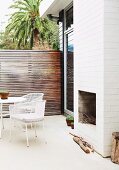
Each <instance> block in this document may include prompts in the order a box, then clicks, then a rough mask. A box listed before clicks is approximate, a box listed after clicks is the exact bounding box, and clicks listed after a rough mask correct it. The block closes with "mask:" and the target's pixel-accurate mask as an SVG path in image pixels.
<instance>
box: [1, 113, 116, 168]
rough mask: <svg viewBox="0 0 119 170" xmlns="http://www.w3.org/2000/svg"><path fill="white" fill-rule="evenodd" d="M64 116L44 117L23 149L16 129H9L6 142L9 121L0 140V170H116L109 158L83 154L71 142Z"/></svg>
mask: <svg viewBox="0 0 119 170" xmlns="http://www.w3.org/2000/svg"><path fill="white" fill-rule="evenodd" d="M71 131H72V130H71V129H70V127H67V126H66V123H65V117H64V116H47V117H45V126H44V130H43V129H42V126H41V125H39V126H38V127H37V134H38V137H37V138H36V139H35V140H34V131H33V130H30V129H29V136H30V138H29V141H30V147H29V148H27V147H26V141H25V134H24V132H23V130H22V129H20V127H19V126H16V127H15V128H14V129H13V133H12V141H11V142H9V119H5V129H4V131H3V134H2V139H1V140H0V170H106V169H108V170H119V165H116V164H114V163H112V162H111V160H110V158H108V159H107V158H102V157H101V156H100V155H98V154H97V153H91V154H85V153H84V152H83V151H82V150H81V149H80V147H79V146H78V145H77V144H76V143H74V141H73V140H72V136H70V135H69V132H71Z"/></svg>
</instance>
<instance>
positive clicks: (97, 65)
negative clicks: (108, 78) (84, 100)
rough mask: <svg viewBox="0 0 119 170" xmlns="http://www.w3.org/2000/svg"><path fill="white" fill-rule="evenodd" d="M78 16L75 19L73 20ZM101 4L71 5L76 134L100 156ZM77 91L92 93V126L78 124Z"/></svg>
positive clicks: (90, 1) (77, 2) (94, 0)
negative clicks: (93, 104) (93, 96)
mask: <svg viewBox="0 0 119 170" xmlns="http://www.w3.org/2000/svg"><path fill="white" fill-rule="evenodd" d="M77 16H78V17H77ZM103 35H104V1H103V0H88V1H87V0H83V1H82V0H75V1H74V47H75V48H74V51H75V52H74V84H75V85H74V90H75V92H74V108H75V110H74V115H75V128H76V129H77V132H78V133H79V134H80V135H81V136H83V137H84V138H86V139H87V140H88V141H89V142H90V143H91V144H93V146H94V147H95V148H96V150H97V151H98V152H99V153H101V154H102V155H104V153H103V150H104V149H103V147H104V145H103V143H104V142H103V140H104V131H103V129H104V119H103V118H104V111H103V110H104V105H103V104H104V101H103V100H104V95H103V94H104V93H103V90H104V83H103V76H104V36H103ZM78 90H82V91H87V92H94V93H96V126H91V125H89V126H88V125H81V124H79V123H78Z"/></svg>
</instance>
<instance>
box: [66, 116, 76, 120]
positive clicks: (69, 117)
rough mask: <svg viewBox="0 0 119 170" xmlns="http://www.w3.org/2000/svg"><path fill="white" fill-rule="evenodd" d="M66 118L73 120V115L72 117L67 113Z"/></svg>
mask: <svg viewBox="0 0 119 170" xmlns="http://www.w3.org/2000/svg"><path fill="white" fill-rule="evenodd" d="M66 120H72V121H74V117H73V116H72V115H68V116H67V117H66Z"/></svg>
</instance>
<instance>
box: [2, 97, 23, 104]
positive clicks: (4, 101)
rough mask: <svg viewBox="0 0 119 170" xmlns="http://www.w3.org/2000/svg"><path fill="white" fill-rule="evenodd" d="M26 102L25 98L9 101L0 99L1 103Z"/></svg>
mask: <svg viewBox="0 0 119 170" xmlns="http://www.w3.org/2000/svg"><path fill="white" fill-rule="evenodd" d="M25 100H26V99H25V98H24V97H8V99H0V103H17V102H22V101H25Z"/></svg>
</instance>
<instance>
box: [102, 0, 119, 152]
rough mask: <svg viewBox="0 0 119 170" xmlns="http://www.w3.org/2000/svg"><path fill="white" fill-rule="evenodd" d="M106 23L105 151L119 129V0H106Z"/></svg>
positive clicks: (108, 148)
mask: <svg viewBox="0 0 119 170" xmlns="http://www.w3.org/2000/svg"><path fill="white" fill-rule="evenodd" d="M104 16H105V22H104V23H105V25H104V56H105V57H104V61H105V62H104V63H105V64H104V101H105V105H104V152H105V153H107V154H109V152H110V150H111V134H112V132H114V131H119V0H105V13H104Z"/></svg>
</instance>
